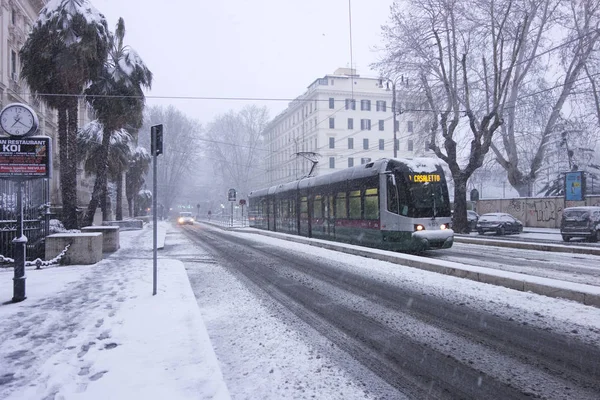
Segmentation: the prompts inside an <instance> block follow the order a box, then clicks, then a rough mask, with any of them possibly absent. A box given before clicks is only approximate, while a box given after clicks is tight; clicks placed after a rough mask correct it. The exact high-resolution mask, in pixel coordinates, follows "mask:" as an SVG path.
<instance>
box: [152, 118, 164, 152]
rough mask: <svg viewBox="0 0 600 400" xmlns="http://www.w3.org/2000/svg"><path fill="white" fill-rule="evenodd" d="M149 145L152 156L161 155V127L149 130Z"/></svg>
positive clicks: (156, 126) (157, 126) (155, 126)
mask: <svg viewBox="0 0 600 400" xmlns="http://www.w3.org/2000/svg"><path fill="white" fill-rule="evenodd" d="M154 137H156V151H154ZM150 143H151V150H152V154H156V155H159V154H162V153H163V126H162V124H160V125H154V126H152V127H151V128H150Z"/></svg>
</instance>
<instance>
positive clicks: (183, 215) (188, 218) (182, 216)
mask: <svg viewBox="0 0 600 400" xmlns="http://www.w3.org/2000/svg"><path fill="white" fill-rule="evenodd" d="M177 223H178V224H179V225H185V224H189V225H194V217H193V216H192V213H191V212H180V213H179V217H178V218H177Z"/></svg>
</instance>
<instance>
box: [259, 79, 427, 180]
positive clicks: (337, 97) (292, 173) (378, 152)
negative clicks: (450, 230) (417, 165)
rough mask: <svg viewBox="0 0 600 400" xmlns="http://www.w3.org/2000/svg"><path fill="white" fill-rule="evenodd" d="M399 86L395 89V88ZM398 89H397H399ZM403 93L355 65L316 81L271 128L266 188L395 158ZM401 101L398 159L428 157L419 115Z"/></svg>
mask: <svg viewBox="0 0 600 400" xmlns="http://www.w3.org/2000/svg"><path fill="white" fill-rule="evenodd" d="M392 89H395V90H392ZM396 89H397V90H396ZM394 91H396V92H397V95H396V98H397V99H398V97H399V95H400V93H401V92H402V91H401V90H400V88H399V87H398V88H394V87H393V85H391V82H390V81H386V80H384V79H378V78H368V77H361V76H359V75H357V74H356V71H355V70H354V69H349V68H338V69H337V70H336V71H335V72H334V73H333V74H330V75H325V76H324V77H323V78H319V79H316V80H315V81H314V82H313V83H311V84H310V85H309V86H308V89H307V91H306V92H305V93H304V94H302V95H301V96H299V97H298V98H296V99H295V100H294V101H292V102H291V103H290V104H289V106H288V108H287V109H286V110H284V111H283V112H282V113H280V114H279V115H278V116H277V117H275V118H274V119H273V121H271V122H270V124H269V125H268V126H267V128H266V129H265V132H264V133H265V134H264V137H265V140H266V143H267V146H266V147H267V149H268V150H269V155H268V157H266V158H265V164H266V165H265V166H264V169H265V171H266V173H265V174H264V176H263V179H262V182H261V183H260V185H261V186H262V187H266V186H271V185H276V184H280V183H285V182H289V181H293V180H296V179H300V178H302V177H305V176H307V175H308V174H309V173H310V171H311V168H312V166H313V161H318V163H317V164H316V167H315V170H314V171H313V174H312V175H322V174H326V173H330V172H333V171H336V170H341V169H344V168H348V167H352V166H354V165H359V164H365V163H367V162H369V161H371V160H376V159H379V158H385V157H388V158H391V157H393V156H394V130H393V129H394V113H393V110H392V98H393V96H392V93H393V92H394ZM401 104H402V103H400V102H398V104H397V105H396V108H397V110H398V112H397V113H396V143H395V144H396V149H397V151H396V153H397V157H414V156H417V155H419V156H422V155H424V154H425V153H426V149H425V146H424V145H423V144H421V145H420V146H417V144H418V143H420V142H419V141H418V140H416V136H418V135H417V121H416V120H414V118H413V117H414V113H401V112H400V111H401V110H402V107H401Z"/></svg>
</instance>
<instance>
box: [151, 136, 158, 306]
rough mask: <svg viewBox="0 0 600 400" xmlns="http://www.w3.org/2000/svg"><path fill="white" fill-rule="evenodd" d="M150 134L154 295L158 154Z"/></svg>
mask: <svg viewBox="0 0 600 400" xmlns="http://www.w3.org/2000/svg"><path fill="white" fill-rule="evenodd" d="M150 136H152V138H151V139H152V150H153V151H152V225H153V230H154V231H153V232H152V243H153V245H152V249H153V250H152V251H153V255H152V295H153V296H154V295H156V280H157V275H158V258H157V256H158V255H157V246H158V232H157V226H156V225H157V224H158V218H157V216H156V214H157V213H156V205H157V203H158V202H157V199H156V197H157V196H156V195H157V193H156V186H157V184H156V183H157V179H156V172H157V170H158V168H156V161H157V160H158V156H157V154H156V153H157V149H156V136H157V135H156V132H152V133H151V135H150Z"/></svg>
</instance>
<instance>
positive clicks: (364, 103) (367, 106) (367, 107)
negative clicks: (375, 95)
mask: <svg viewBox="0 0 600 400" xmlns="http://www.w3.org/2000/svg"><path fill="white" fill-rule="evenodd" d="M360 109H361V110H362V111H371V100H361V101H360Z"/></svg>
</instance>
